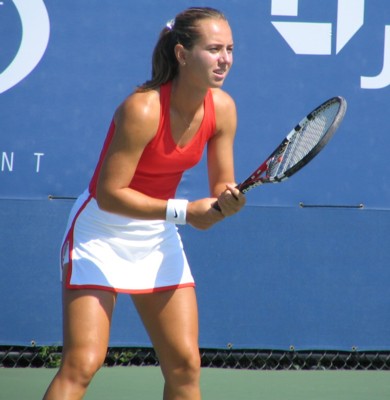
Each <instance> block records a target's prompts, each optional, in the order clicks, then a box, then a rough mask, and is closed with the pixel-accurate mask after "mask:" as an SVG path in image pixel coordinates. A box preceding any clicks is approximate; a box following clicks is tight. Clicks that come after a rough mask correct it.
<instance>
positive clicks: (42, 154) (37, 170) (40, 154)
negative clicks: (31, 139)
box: [34, 153, 45, 172]
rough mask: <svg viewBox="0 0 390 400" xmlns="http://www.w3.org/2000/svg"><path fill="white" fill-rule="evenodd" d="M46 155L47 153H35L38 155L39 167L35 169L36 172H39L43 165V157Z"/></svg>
mask: <svg viewBox="0 0 390 400" xmlns="http://www.w3.org/2000/svg"><path fill="white" fill-rule="evenodd" d="M44 155H45V153H34V156H36V157H37V167H36V169H35V172H39V169H40V166H41V157H42V156H44Z"/></svg>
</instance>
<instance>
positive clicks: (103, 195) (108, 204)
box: [95, 189, 113, 212]
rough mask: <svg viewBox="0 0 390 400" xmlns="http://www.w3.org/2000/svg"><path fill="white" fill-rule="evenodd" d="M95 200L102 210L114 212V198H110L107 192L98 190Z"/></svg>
mask: <svg viewBox="0 0 390 400" xmlns="http://www.w3.org/2000/svg"><path fill="white" fill-rule="evenodd" d="M95 200H96V203H97V206H98V207H99V209H100V210H102V211H107V212H110V211H112V204H113V200H112V196H110V195H109V194H108V193H107V192H106V191H103V190H101V189H100V190H99V189H97V190H96V199H95Z"/></svg>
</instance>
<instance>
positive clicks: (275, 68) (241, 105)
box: [0, 0, 390, 350]
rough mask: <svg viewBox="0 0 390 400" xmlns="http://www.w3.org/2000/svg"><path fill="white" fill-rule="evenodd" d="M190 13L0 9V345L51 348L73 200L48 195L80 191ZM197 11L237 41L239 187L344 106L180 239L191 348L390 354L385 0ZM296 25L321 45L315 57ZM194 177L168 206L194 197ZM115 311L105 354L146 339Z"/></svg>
mask: <svg viewBox="0 0 390 400" xmlns="http://www.w3.org/2000/svg"><path fill="white" fill-rule="evenodd" d="M192 4H193V3H192V2H189V1H182V0H180V1H177V0H175V1H174V0H167V1H165V2H164V4H162V3H161V2H159V1H157V0H144V1H142V2H141V1H117V2H114V3H112V4H111V3H109V4H108V3H102V2H98V1H91V2H80V1H76V0H69V1H67V2H58V1H54V0H45V1H42V0H30V1H29V2H26V1H24V0H3V1H2V2H0V48H1V52H0V239H1V240H0V250H1V253H0V271H1V276H2V278H1V281H0V286H1V287H0V289H1V290H0V307H1V313H0V315H1V316H0V318H1V323H0V344H2V343H8V344H13V343H15V344H22V343H23V344H25V343H30V341H31V340H35V341H37V342H38V343H41V344H43V343H57V342H59V341H60V340H61V327H60V325H61V323H60V321H61V318H60V314H61V307H60V290H59V289H60V286H59V282H58V268H57V252H58V245H59V242H60V240H61V237H62V233H63V229H64V226H65V223H66V219H67V213H68V211H69V208H70V206H71V204H72V202H71V201H65V200H49V199H48V197H49V196H58V197H75V196H77V195H78V194H79V193H80V192H82V191H83V190H84V188H85V187H86V185H87V184H88V181H89V179H90V177H91V174H92V172H93V169H94V167H95V164H96V161H97V157H98V153H99V151H100V148H101V146H102V142H103V139H104V137H105V134H106V130H107V127H108V125H109V123H110V119H111V117H112V114H113V112H114V110H115V107H116V106H117V105H118V103H119V102H121V101H122V99H123V98H124V97H126V96H127V94H128V93H129V92H131V90H132V89H133V88H134V87H135V86H136V85H137V84H139V83H142V82H143V81H144V80H146V79H147V78H148V77H149V75H150V56H151V53H152V49H153V46H154V43H155V41H156V38H157V36H158V32H159V30H160V28H161V27H162V26H163V25H164V24H165V22H166V21H168V20H170V19H171V18H172V17H173V16H174V15H175V14H176V13H177V12H179V11H180V10H182V9H183V8H185V7H188V6H190V5H192ZM198 4H200V5H202V4H204V5H211V6H214V7H217V8H221V9H223V10H224V11H225V13H226V15H227V16H228V18H229V20H230V23H231V26H232V28H233V32H234V38H235V65H234V66H233V69H232V71H231V73H230V76H229V77H228V80H227V82H226V86H225V89H226V90H227V91H229V92H230V93H231V94H232V96H233V97H234V98H235V100H236V103H237V108H238V116H239V125H238V131H237V141H236V146H235V147H236V148H235V150H236V169H237V174H236V175H237V180H241V179H243V178H245V177H246V175H247V174H248V172H251V171H252V170H254V169H255V168H256V167H257V166H258V164H259V162H261V161H262V160H263V159H264V157H266V156H267V155H268V154H269V153H270V152H271V151H272V150H273V148H274V147H275V145H276V144H277V143H278V142H279V141H280V140H281V139H282V137H283V136H284V135H285V134H286V133H287V132H288V131H289V130H290V129H291V128H292V127H293V126H294V125H295V124H296V123H297V122H298V121H299V120H300V119H301V117H303V116H304V115H305V114H306V113H307V112H308V111H310V110H311V109H312V108H314V107H315V106H317V105H318V104H319V103H320V102H322V101H324V100H326V99H327V98H329V97H332V96H334V95H342V96H344V97H345V98H346V99H347V101H348V111H347V115H346V117H345V120H344V122H343V125H342V126H341V128H340V130H339V132H338V133H337V134H336V135H335V137H334V138H333V139H332V141H331V142H330V144H329V146H328V147H327V148H326V149H325V151H324V152H323V153H321V154H320V155H319V156H318V158H317V159H316V160H315V161H314V162H313V163H312V164H311V165H310V166H308V167H307V168H305V169H304V170H302V171H300V172H299V174H297V175H296V176H294V178H293V179H291V180H290V181H287V182H286V183H283V184H280V185H267V186H265V187H263V188H259V189H257V190H254V191H253V192H250V193H249V194H248V207H247V208H246V209H245V210H244V211H243V212H242V213H241V214H240V215H237V216H235V217H234V218H232V219H230V220H226V221H224V222H223V223H221V224H220V225H219V226H217V227H215V228H213V229H212V230H210V231H208V232H198V231H195V230H193V229H192V228H190V227H184V228H183V229H182V234H183V238H184V241H185V245H186V248H187V252H188V256H189V258H190V260H191V264H192V266H193V272H194V274H195V276H196V278H197V282H198V293H199V304H200V311H201V344H202V345H203V346H209V347H221V348H224V347H226V346H227V345H228V344H232V345H233V347H260V348H283V349H286V348H289V346H290V345H293V346H295V347H296V348H318V349H320V348H321V349H322V348H324V349H346V350H349V349H351V348H352V347H353V346H357V347H358V348H360V349H389V348H390V342H389V339H388V338H389V337H390V335H389V331H390V324H389V321H388V318H387V317H386V316H387V315H388V314H389V311H390V301H389V299H388V296H386V290H385V289H386V287H388V286H389V284H390V277H389V273H388V264H389V257H390V251H389V247H388V244H387V240H388V237H389V232H388V230H389V218H390V214H389V204H390V184H389V182H388V179H387V176H388V175H389V173H388V172H389V171H388V162H387V159H388V156H387V149H388V148H389V147H390V146H389V145H390V136H389V135H388V132H389V130H390V119H389V118H388V104H389V95H390V92H389V90H390V5H389V3H388V1H387V0H366V1H364V0H355V1H353V2H351V1H350V0H338V1H337V0H330V1H327V2H324V1H321V0H299V1H298V0H297V1H278V0H267V1H256V0H246V1H238V0H232V1H229V2H226V1H219V0H210V1H208V2H203V1H201V2H198ZM309 27H310V29H313V32H315V33H316V32H317V33H318V32H320V31H321V30H322V29H325V32H327V33H328V34H326V35H325V36H319V38H318V39H317V40H316V41H314V46H313V43H312V41H311V38H312V37H313V36H314V34H311V35H308V34H307V29H309ZM205 168H206V165H205V161H204V160H203V161H202V162H201V164H200V165H199V166H197V167H196V168H194V169H193V170H191V171H189V172H188V173H187V174H186V175H185V177H184V180H183V182H182V184H181V186H180V188H179V193H178V196H180V197H183V196H184V197H187V198H189V199H196V198H199V197H203V196H206V195H207V174H206V173H205ZM301 202H303V203H304V204H309V205H317V206H324V205H327V206H331V207H317V208H300V207H299V204H300V203H301ZM360 204H363V205H364V208H363V209H358V208H342V207H341V208H340V207H339V206H348V207H355V206H358V205H360ZM116 311H117V312H116V315H115V318H114V326H113V335H112V344H116V345H119V344H120V345H122V344H131V345H144V344H146V343H148V339H147V336H146V334H145V332H144V330H143V328H142V326H141V324H140V323H139V320H138V318H137V317H136V315H135V312H134V309H133V307H132V305H131V302H130V301H129V299H128V298H126V297H124V296H121V299H120V301H119V304H118V309H117V310H116Z"/></svg>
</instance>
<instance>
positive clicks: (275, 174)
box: [213, 96, 347, 210]
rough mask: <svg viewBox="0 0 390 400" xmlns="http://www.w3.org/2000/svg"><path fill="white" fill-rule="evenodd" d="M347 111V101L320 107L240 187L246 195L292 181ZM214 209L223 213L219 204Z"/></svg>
mask: <svg viewBox="0 0 390 400" xmlns="http://www.w3.org/2000/svg"><path fill="white" fill-rule="evenodd" d="M346 109H347V102H346V100H345V99H344V98H343V97H340V96H338V97H333V98H331V99H329V100H327V101H326V102H325V103H323V104H321V105H320V106H318V107H317V108H316V109H315V110H313V111H312V112H311V113H310V114H308V115H307V116H306V117H305V118H303V119H302V120H301V122H300V123H299V124H298V125H297V126H296V127H295V128H294V129H293V130H292V131H291V132H290V133H289V134H288V135H287V136H286V138H285V139H284V140H283V141H282V143H280V145H279V146H278V147H277V148H276V150H275V151H274V152H273V153H272V154H271V155H270V156H269V157H268V158H267V159H266V160H265V161H264V162H263V164H261V165H260V167H259V168H257V169H256V171H254V172H253V173H252V174H251V175H250V176H249V177H248V178H247V179H246V180H245V181H244V182H242V183H240V184H238V185H237V186H236V187H237V189H239V190H240V191H241V192H242V193H246V192H248V191H249V190H251V189H253V188H254V187H256V186H259V185H262V184H264V183H278V182H282V181H284V180H286V179H288V178H289V177H290V176H292V175H294V174H295V173H296V172H298V171H299V170H300V169H301V168H302V167H304V166H305V165H306V164H307V163H309V162H310V161H311V160H312V159H313V158H314V157H315V156H316V155H317V154H318V153H319V152H320V151H321V150H322V149H323V148H324V147H325V145H326V144H327V143H328V142H329V140H330V139H331V138H332V136H333V135H334V133H335V132H336V130H337V128H338V127H339V125H340V124H341V121H342V120H343V118H344V115H345V112H346ZM213 207H214V208H215V209H217V210H220V207H219V205H218V202H216V203H214V204H213Z"/></svg>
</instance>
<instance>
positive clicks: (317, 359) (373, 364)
mask: <svg viewBox="0 0 390 400" xmlns="http://www.w3.org/2000/svg"><path fill="white" fill-rule="evenodd" d="M61 350H62V348H61V347H59V346H58V347H57V346H45V347H21V346H0V367H4V368H16V367H20V368H26V367H31V368H41V367H45V368H57V367H59V365H60V363H61ZM201 360H202V367H210V368H212V367H214V368H231V369H256V370H378V371H379V370H381V371H388V370H390V352H358V351H355V352H341V351H293V350H292V351H287V352H286V351H271V350H218V349H201ZM104 365H105V366H106V367H113V366H152V365H156V366H157V365H159V362H158V359H157V356H156V354H155V352H154V350H153V349H150V348H117V347H112V348H109V349H108V351H107V356H106V360H105V363H104Z"/></svg>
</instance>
